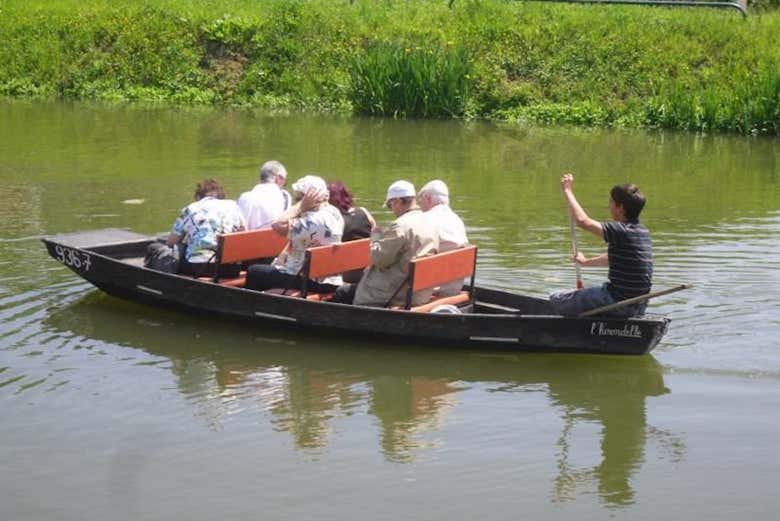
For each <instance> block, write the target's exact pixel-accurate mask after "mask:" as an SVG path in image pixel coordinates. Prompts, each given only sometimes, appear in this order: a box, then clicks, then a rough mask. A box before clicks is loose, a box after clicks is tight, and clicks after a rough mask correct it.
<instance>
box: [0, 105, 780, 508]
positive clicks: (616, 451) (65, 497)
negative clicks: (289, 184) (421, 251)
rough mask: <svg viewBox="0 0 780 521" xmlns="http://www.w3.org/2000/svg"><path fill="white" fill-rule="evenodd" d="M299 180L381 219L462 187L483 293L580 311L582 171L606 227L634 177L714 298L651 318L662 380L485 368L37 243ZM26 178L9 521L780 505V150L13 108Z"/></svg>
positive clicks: (549, 364)
mask: <svg viewBox="0 0 780 521" xmlns="http://www.w3.org/2000/svg"><path fill="white" fill-rule="evenodd" d="M271 158H277V159H280V160H282V161H283V162H285V163H286V164H287V166H288V169H289V171H290V177H291V179H295V178H297V177H299V176H300V175H303V174H304V173H306V172H319V173H322V174H323V175H324V176H326V177H328V178H340V179H342V180H343V181H345V182H346V183H347V184H348V185H349V186H350V187H351V188H352V189H353V190H354V192H355V197H356V201H357V204H359V205H363V206H366V207H368V208H369V209H370V210H371V211H372V212H373V213H374V214H375V216H376V217H377V219H378V220H379V221H380V222H387V221H389V220H390V218H391V216H390V214H389V213H388V212H387V211H386V210H385V209H383V208H382V207H381V204H382V202H383V196H384V190H385V188H386V186H387V185H388V184H389V183H390V182H392V181H393V180H395V179H398V178H406V179H409V180H410V181H413V182H414V183H416V184H417V185H418V186H420V185H422V184H423V183H424V182H425V181H427V180H429V179H432V178H437V177H438V178H442V179H445V180H446V181H447V182H448V184H449V185H450V189H451V192H452V206H453V208H454V209H455V210H456V211H457V212H458V213H459V214H460V215H461V216H462V217H463V219H464V221H465V222H466V225H467V228H468V234H469V237H470V239H471V241H472V242H473V243H474V244H477V245H478V246H479V265H478V275H477V279H478V282H479V283H480V284H482V285H486V286H491V287H496V288H506V289H510V290H516V291H521V292H525V293H529V294H534V295H546V294H547V293H549V292H551V291H554V290H558V289H564V288H571V287H573V286H574V270H573V268H572V266H571V264H570V263H569V262H568V256H569V249H570V237H569V231H568V221H567V217H566V214H565V211H564V207H563V203H562V199H561V196H560V190H559V186H558V179H559V176H560V174H561V173H562V172H564V171H573V172H575V175H576V189H577V194H578V196H579V197H580V200H581V201H582V203H583V205H584V206H585V207H586V208H587V209H588V211H589V212H591V214H592V215H593V216H594V217H597V218H600V219H603V218H606V217H607V194H608V190H609V187H611V186H612V185H613V184H616V183H621V182H626V181H629V180H630V181H633V182H636V183H637V184H639V185H640V186H641V187H642V189H643V190H644V191H645V193H646V194H647V195H648V205H647V208H646V209H645V211H644V213H643V221H644V222H645V223H646V224H647V225H648V226H649V227H650V229H651V231H652V235H653V241H654V254H655V273H654V286H655V289H662V288H666V287H671V286H674V285H677V284H680V283H683V282H689V283H692V284H693V285H694V287H693V289H690V290H686V291H683V292H679V293H676V294H674V295H670V296H667V297H664V298H662V299H659V300H657V301H656V302H653V303H652V305H651V306H650V311H651V312H653V313H659V314H665V315H668V316H670V317H671V318H672V320H673V321H672V325H671V329H670V331H669V333H668V335H667V336H666V337H665V338H664V340H663V342H662V343H661V344H660V345H659V346H658V348H657V349H656V350H655V351H654V353H653V355H652V356H645V357H610V356H576V355H545V354H519V353H506V352H492V351H487V352H477V351H471V350H464V349H458V348H457V346H450V347H445V348H438V349H437V348H430V347H424V346H417V345H406V344H404V345H402V344H398V345H395V344H392V343H389V344H372V343H368V342H365V341H358V340H353V339H349V338H344V337H331V336H322V335H321V334H320V332H318V331H304V332H301V331H289V330H283V329H278V328H276V327H274V326H273V325H267V324H259V325H252V324H246V323H237V322H233V321H229V320H224V319H220V318H217V317H204V316H188V315H187V314H185V313H181V312H176V311H172V310H162V309H155V308H150V307H147V306H142V305H138V304H134V303H129V302H124V301H121V300H118V299H115V298H112V297H109V296H107V295H105V294H103V293H101V292H99V291H97V290H95V289H94V288H92V287H91V286H90V285H89V284H87V283H85V282H83V281H81V280H80V279H79V278H77V277H76V276H75V275H73V274H72V273H71V272H70V271H68V270H67V269H65V268H64V267H63V266H61V265H59V264H57V263H56V262H54V261H53V260H52V259H50V258H48V256H47V255H46V253H45V251H44V248H43V246H42V245H41V243H40V242H39V238H40V237H42V236H45V235H48V234H54V233H61V232H71V231H77V230H86V229H94V228H103V227H117V228H126V229H132V230H135V231H139V232H142V233H149V234H155V233H159V232H162V231H165V230H167V229H168V228H169V227H170V224H171V222H172V220H173V218H174V217H175V215H176V214H177V213H178V211H179V210H180V208H181V207H182V206H183V205H184V204H186V203H187V201H188V200H189V199H190V197H191V191H192V189H193V187H194V184H195V182H196V181H198V180H199V179H201V178H203V177H207V176H214V177H217V178H218V179H220V180H221V181H222V182H224V184H225V185H226V188H227V190H228V193H229V194H230V195H231V196H235V195H237V194H238V193H239V192H240V191H242V190H245V189H247V188H249V187H250V186H251V185H252V183H253V182H254V179H255V178H256V168H257V165H258V164H259V163H260V162H261V161H263V160H266V159H271ZM0 173H1V174H2V177H3V180H4V182H3V183H2V185H1V186H0V196H2V199H3V201H4V204H3V205H0V219H2V220H3V222H4V223H5V225H4V228H3V232H2V234H0V411H1V413H0V414H2V429H0V461H2V462H3V472H2V473H0V490H3V495H2V501H0V519H14V520H22V521H28V520H38V519H63V520H79V521H84V520H87V521H91V520H95V521H97V520H100V521H106V520H125V519H129V518H133V519H139V520H155V519H185V518H186V519H191V520H203V521H207V520H212V519H233V520H254V519H257V518H258V516H260V517H269V516H270V517H272V518H273V519H280V520H283V519H312V518H317V519H333V520H343V519H355V518H366V519H372V520H385V519H387V520H391V519H392V520H395V519H399V518H413V519H425V520H439V519H441V520H448V521H451V520H460V519H462V520H471V519H483V518H488V519H491V520H494V519H495V520H503V519H506V520H510V519H517V517H518V516H521V517H527V518H530V519H559V518H567V519H568V518H572V517H575V516H576V517H577V518H578V519H603V518H605V517H607V516H609V517H612V518H614V517H620V518H626V519H631V520H632V521H633V520H637V519H640V520H641V519H648V520H650V519H653V520H655V519H658V518H659V517H664V518H670V519H679V518H682V519H692V518H707V519H713V520H716V519H724V520H726V519H728V520H731V519H734V518H735V517H758V518H763V517H766V512H769V511H773V510H777V509H778V508H780V501H778V499H777V495H776V494H775V492H774V489H773V486H774V483H775V481H776V479H775V478H776V476H778V475H780V463H778V460H777V458H776V457H775V453H774V452H775V451H774V448H775V447H776V445H777V441H776V440H777V434H778V431H780V423H778V420H777V418H776V417H775V415H773V414H771V411H774V410H777V408H778V406H780V342H779V341H778V336H777V333H778V331H780V304H779V302H780V300H778V299H777V293H778V290H780V269H779V268H780V190H779V189H778V185H780V143H779V142H778V141H777V140H776V139H775V140H772V139H747V138H741V137H730V136H720V137H711V136H692V135H687V134H669V133H652V132H648V133H643V132H619V131H615V132H612V131H594V130H580V129H554V128H550V129H544V128H519V127H502V126H494V125H486V124H476V123H469V124H462V123H454V122H438V121H437V122H424V121H385V120H382V121H377V120H365V119H358V120H352V119H342V118H327V117H309V116H289V115H288V116H279V115H277V116H269V115H266V114H258V113H254V112H251V111H229V110H211V109H208V110H206V109H193V110H190V109H183V108H182V109H170V108H164V107H129V106H117V105H109V106H105V105H79V104H75V105H71V104H41V103H20V102H3V103H0ZM702 187H706V190H705V189H703V188H702ZM128 200H132V201H134V204H126V201H128ZM138 201H141V202H140V203H139V202H138ZM578 238H579V243H580V248H581V249H582V250H583V251H584V252H585V253H586V254H587V255H594V254H596V253H600V252H601V251H603V247H604V244H603V242H602V241H600V240H599V239H598V238H597V237H592V236H588V235H586V234H584V233H580V234H579V237H578ZM605 277H606V270H604V269H591V270H586V271H585V280H586V284H600V283H601V282H602V281H603V280H604V279H605ZM271 513H272V514H271Z"/></svg>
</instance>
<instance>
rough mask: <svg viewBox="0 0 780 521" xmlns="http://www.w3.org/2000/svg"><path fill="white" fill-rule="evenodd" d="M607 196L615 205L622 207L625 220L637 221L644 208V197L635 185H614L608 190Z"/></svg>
mask: <svg viewBox="0 0 780 521" xmlns="http://www.w3.org/2000/svg"><path fill="white" fill-rule="evenodd" d="M609 195H610V197H612V200H613V201H615V203H617V204H619V205H620V206H622V207H623V211H624V212H625V215H626V219H627V220H629V221H636V220H637V219H639V213H640V212H641V211H642V208H644V207H645V196H644V194H642V192H640V191H639V188H638V187H637V186H636V185H632V184H623V185H615V186H613V187H612V190H610V192H609Z"/></svg>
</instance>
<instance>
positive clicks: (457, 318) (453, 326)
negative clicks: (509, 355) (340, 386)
mask: <svg viewBox="0 0 780 521" xmlns="http://www.w3.org/2000/svg"><path fill="white" fill-rule="evenodd" d="M152 240H153V238H149V237H144V236H140V235H138V234H133V233H130V232H123V231H121V230H97V231H94V232H84V233H80V234H69V235H63V236H58V237H52V238H48V239H44V243H45V244H46V247H47V249H48V252H49V254H50V255H51V256H52V257H53V258H54V259H56V260H58V261H60V262H62V263H63V264H65V265H66V266H67V267H69V268H70V269H71V270H73V271H74V272H75V273H77V274H78V275H79V276H81V277H83V278H84V279H86V280H87V281H89V282H90V283H92V284H94V285H95V286H97V287H98V288H100V289H102V290H104V291H105V292H106V293H109V294H111V295H114V296H118V297H121V298H125V299H129V300H135V301H140V302H144V303H150V304H155V305H158V306H172V307H178V308H185V309H189V310H190V311H197V312H201V313H206V314H211V315H222V316H229V317H233V318H236V319H242V320H251V321H253V322H255V323H261V322H262V323H272V324H275V325H277V326H287V327H295V328H299V329H309V330H317V331H325V330H328V331H331V332H335V333H340V334H342V335H343V334H347V335H350V336H354V335H361V336H364V337H371V338H376V339H381V340H383V341H384V340H385V339H388V338H391V339H396V340H398V339H404V340H410V339H411V340H414V341H416V342H425V343H437V344H444V345H448V346H458V347H471V348H474V347H478V348H485V347H488V348H495V347H498V346H500V347H501V348H502V349H506V350H517V351H521V350H523V351H527V350H533V351H543V352H551V351H565V352H576V353H609V354H618V353H620V354H644V353H647V352H649V351H650V350H652V349H653V348H654V347H655V346H656V345H657V344H658V342H659V341H660V340H661V338H662V337H663V335H664V334H665V333H666V331H667V329H668V326H669V319H668V318H665V317H659V316H652V315H646V316H643V317H639V318H630V319H622V318H616V317H609V316H594V317H587V318H578V317H562V316H558V315H553V314H552V312H551V310H550V306H549V304H548V302H547V300H546V299H540V298H534V297H529V296H525V295H519V294H515V293H509V292H506V291H500V290H494V289H488V288H482V287H475V288H474V293H473V305H472V304H469V305H468V306H467V307H466V308H464V312H463V313H459V314H450V313H426V312H415V311H404V310H394V309H385V308H374V307H366V306H350V305H344V304H336V303H332V302H320V301H313V300H307V299H302V298H294V297H289V296H283V295H278V294H272V293H264V292H258V291H251V290H247V289H244V288H237V287H230V286H226V285H222V284H214V283H211V282H207V281H202V280H198V279H194V278H192V277H186V276H181V275H172V274H169V273H162V272H158V271H154V270H149V269H146V268H143V267H142V266H141V264H142V263H141V260H142V259H143V256H144V253H145V251H146V247H147V246H148V244H149V243H150V242H151V241H152Z"/></svg>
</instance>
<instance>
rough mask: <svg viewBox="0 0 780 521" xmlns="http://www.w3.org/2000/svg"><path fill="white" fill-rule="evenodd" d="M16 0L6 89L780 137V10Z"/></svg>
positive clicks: (6, 44)
mask: <svg viewBox="0 0 780 521" xmlns="http://www.w3.org/2000/svg"><path fill="white" fill-rule="evenodd" d="M757 5H760V7H761V8H760V9H759V10H758V11H757V14H754V15H751V16H749V17H748V18H747V19H744V20H743V19H742V18H741V17H740V16H739V15H738V14H737V13H736V11H720V10H706V9H664V8H648V7H630V6H622V7H621V6H609V7H607V6H591V5H563V4H543V3H523V2H514V1H501V0H481V1H479V0H459V1H457V2H455V3H454V5H453V8H452V9H449V8H448V7H447V2H445V1H443V0H382V1H380V0H354V2H349V1H347V0H344V1H333V0H214V1H211V2H203V1H202V0H157V1H155V2H147V3H145V5H144V3H138V2H134V1H132V0H113V1H109V0H86V1H78V0H48V1H44V0H26V1H22V0H6V1H5V2H0V39H1V40H2V41H3V45H2V46H0V95H5V96H17V97H32V98H54V97H60V98H72V99H95V100H129V101H144V102H157V101H165V102H169V103H171V102H172V103H188V104H191V103H200V104H212V103H222V104H230V105H248V106H261V107H274V108H279V107H283V108H293V109H298V110H314V111H339V112H350V111H351V112H354V113H358V114H368V115H382V116H393V117H461V118H487V119H501V120H508V121H530V122H537V123H554V124H559V123H565V124H576V125H600V126H601V125H606V126H609V125H615V126H643V125H644V126H657V127H664V128H678V129H688V130H696V131H733V132H742V133H768V134H775V135H777V134H780V108H779V107H780V46H778V45H777V44H776V42H777V34H780V12H778V11H777V10H776V8H773V5H776V4H773V3H772V2H769V1H764V2H763V3H760V4H757Z"/></svg>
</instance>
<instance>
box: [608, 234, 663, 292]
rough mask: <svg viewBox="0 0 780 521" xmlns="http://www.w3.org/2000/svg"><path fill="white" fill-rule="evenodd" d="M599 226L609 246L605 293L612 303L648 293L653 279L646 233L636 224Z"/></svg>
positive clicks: (650, 250)
mask: <svg viewBox="0 0 780 521" xmlns="http://www.w3.org/2000/svg"><path fill="white" fill-rule="evenodd" d="M601 226H602V229H603V230H604V240H605V241H607V243H608V244H609V247H608V249H607V253H608V254H609V284H608V285H607V289H608V290H609V293H610V294H611V295H612V297H613V298H615V299H616V300H623V299H627V298H631V297H637V296H639V295H644V294H645V293H648V292H649V291H650V287H651V282H652V278H653V244H652V242H651V241H650V232H649V231H648V230H647V228H645V227H644V226H643V225H642V224H640V223H639V221H626V222H620V221H607V222H604V223H601Z"/></svg>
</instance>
